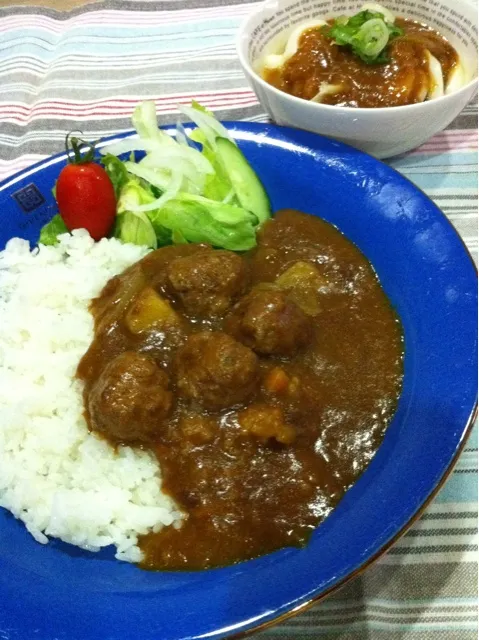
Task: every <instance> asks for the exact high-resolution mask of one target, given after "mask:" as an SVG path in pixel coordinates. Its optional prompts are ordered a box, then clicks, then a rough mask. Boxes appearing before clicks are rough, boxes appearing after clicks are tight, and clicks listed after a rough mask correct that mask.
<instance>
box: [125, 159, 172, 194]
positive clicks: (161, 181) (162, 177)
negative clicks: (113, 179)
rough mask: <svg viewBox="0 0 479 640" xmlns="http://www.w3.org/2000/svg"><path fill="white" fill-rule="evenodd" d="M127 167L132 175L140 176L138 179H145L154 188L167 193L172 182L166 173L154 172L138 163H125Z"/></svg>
mask: <svg viewBox="0 0 479 640" xmlns="http://www.w3.org/2000/svg"><path fill="white" fill-rule="evenodd" d="M123 164H124V165H125V169H126V170H127V171H128V173H132V174H133V175H134V176H138V178H143V180H146V181H147V182H149V183H150V184H152V185H153V186H154V187H157V188H158V189H161V190H162V191H166V190H167V189H168V187H169V184H170V182H171V177H170V176H169V175H167V174H165V173H160V172H159V171H154V170H153V169H150V168H149V167H144V166H142V165H140V164H137V163H136V162H130V160H128V161H127V162H124V163H123Z"/></svg>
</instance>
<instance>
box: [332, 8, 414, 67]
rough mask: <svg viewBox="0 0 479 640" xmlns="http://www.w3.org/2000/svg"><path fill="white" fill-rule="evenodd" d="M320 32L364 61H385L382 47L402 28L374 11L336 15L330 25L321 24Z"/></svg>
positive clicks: (386, 58) (369, 62)
mask: <svg viewBox="0 0 479 640" xmlns="http://www.w3.org/2000/svg"><path fill="white" fill-rule="evenodd" d="M321 31H322V33H323V34H324V35H325V36H326V37H328V38H331V39H332V40H334V42H335V44H337V45H339V46H343V47H344V46H347V47H350V49H351V51H352V52H353V53H354V54H355V55H357V56H358V58H361V60H363V61H364V62H366V63H367V64H377V63H382V62H388V61H389V58H388V56H387V55H386V48H387V46H388V44H389V43H390V41H391V40H392V39H393V38H396V37H397V36H401V35H403V33H404V31H403V30H402V29H401V28H400V27H397V26H396V25H394V24H393V23H392V22H387V21H386V18H385V16H384V15H383V14H382V13H379V12H378V11H360V12H359V13H357V14H356V15H354V16H351V17H350V18H346V19H345V17H344V16H339V18H336V20H334V22H333V23H332V25H327V26H324V27H322V29H321Z"/></svg>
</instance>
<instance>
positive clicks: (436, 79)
mask: <svg viewBox="0 0 479 640" xmlns="http://www.w3.org/2000/svg"><path fill="white" fill-rule="evenodd" d="M426 57H427V62H428V67H429V91H428V94H427V99H428V100H434V98H440V97H441V96H443V95H444V79H443V77H442V67H441V63H440V62H439V60H438V59H437V58H435V57H434V56H433V55H432V53H431V52H430V51H429V50H428V49H426Z"/></svg>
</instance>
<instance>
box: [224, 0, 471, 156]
mask: <svg viewBox="0 0 479 640" xmlns="http://www.w3.org/2000/svg"><path fill="white" fill-rule="evenodd" d="M363 3H364V0H357V1H355V0H351V1H348V2H345V3H341V6H340V7H338V3H337V1H336V3H335V1H334V0H267V1H266V2H264V3H263V4H261V5H259V6H258V7H257V8H256V9H255V10H254V11H253V13H252V14H251V15H250V16H248V18H247V19H246V20H245V21H244V22H243V24H242V26H241V27H240V31H239V35H238V40H237V51H238V55H239V59H240V62H241V65H242V67H243V70H244V72H245V74H246V77H247V78H248V80H249V82H250V84H251V86H252V88H253V90H254V92H255V93H256V95H257V97H258V100H259V101H260V103H261V105H262V106H263V108H264V109H265V110H266V111H267V112H268V114H269V115H270V116H271V118H272V119H273V120H274V121H275V122H277V123H278V124H282V125H289V126H291V127H297V128H299V129H307V130H308V131H314V132H315V133H321V134H323V135H325V136H328V137H331V138H335V139H336V140H341V141H343V142H347V143H348V144H351V145H352V146H354V147H357V148H359V149H362V150H363V151H366V152H368V153H370V154H372V155H374V156H376V157H377V158H387V157H390V156H394V155H398V154H400V153H404V152H405V151H409V150H410V149H414V148H415V147H418V146H419V145H421V144H422V143H423V142H425V141H426V140H427V139H428V138H430V137H431V136H433V135H434V134H436V133H437V132H438V131H442V129H444V128H445V127H447V125H448V124H449V123H450V122H451V121H452V120H453V119H454V118H455V117H456V116H457V115H458V114H459V113H460V111H461V110H462V109H463V108H464V107H465V105H466V104H467V103H468V102H469V100H470V99H471V98H472V97H473V95H474V93H475V91H476V86H477V12H476V9H475V8H474V7H473V5H472V4H470V3H469V2H466V1H464V0H448V1H447V2H446V0H414V2H410V1H409V0H386V2H383V3H382V4H383V5H384V6H386V7H387V8H388V9H390V10H391V11H392V12H393V13H394V14H395V15H397V16H401V17H404V18H411V19H413V20H418V21H420V22H423V23H426V24H427V25H429V26H430V27H432V28H434V29H436V30H437V31H439V32H440V33H441V34H442V35H444V36H445V37H446V38H447V39H448V40H449V42H450V43H451V44H452V45H453V46H454V47H455V48H456V50H457V52H458V54H459V56H460V58H461V62H462V64H463V67H464V70H465V73H466V84H464V85H463V86H462V87H461V88H460V89H458V90H457V91H455V92H454V93H451V94H449V95H445V96H443V97H441V98H435V99H433V100H429V101H426V102H421V103H417V104H412V105H405V106H401V107H380V108H368V109H365V108H352V107H338V106H331V105H325V104H318V103H315V102H309V101H308V100H303V99H302V98H296V97H294V96H291V95H289V94H287V93H284V92H283V91H280V90H279V89H276V88H275V87H273V86H271V85H270V84H268V83H267V82H265V81H264V80H263V79H262V78H261V77H260V75H259V74H258V73H257V72H256V71H255V66H254V65H255V63H257V62H258V60H259V59H260V58H261V57H262V56H263V55H265V54H268V53H271V52H273V51H275V52H276V51H278V48H280V47H281V46H282V45H283V46H284V43H285V42H286V40H287V38H288V36H289V34H290V33H291V31H292V30H293V28H294V27H295V26H297V25H298V24H300V23H301V22H304V21H306V20H311V19H313V18H322V17H324V18H325V19H329V18H332V17H334V16H337V15H338V14H344V13H346V14H348V15H353V14H354V13H355V12H357V11H358V10H359V9H360V8H361V6H362V5H363ZM335 4H336V10H335V9H334V5H335ZM339 8H340V9H341V10H340V11H338V9H339Z"/></svg>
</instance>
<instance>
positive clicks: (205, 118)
mask: <svg viewBox="0 0 479 640" xmlns="http://www.w3.org/2000/svg"><path fill="white" fill-rule="evenodd" d="M178 111H180V112H181V113H183V114H184V115H185V116H187V117H188V118H189V119H190V120H191V121H192V122H194V123H195V124H196V125H197V126H198V128H199V129H200V130H201V131H202V132H203V133H204V135H205V137H206V139H207V140H208V142H209V144H210V145H211V146H212V147H214V146H215V140H216V138H217V137H220V138H227V139H228V140H231V142H233V143H234V144H236V142H234V140H233V139H232V138H231V137H230V134H229V133H228V130H227V129H225V127H223V125H222V124H221V123H220V122H218V120H216V118H212V117H211V116H209V115H208V114H207V113H205V112H204V111H199V110H198V109H195V108H194V107H188V106H186V105H179V106H178Z"/></svg>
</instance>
